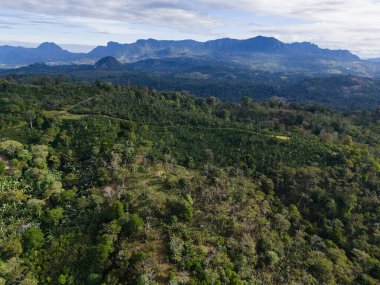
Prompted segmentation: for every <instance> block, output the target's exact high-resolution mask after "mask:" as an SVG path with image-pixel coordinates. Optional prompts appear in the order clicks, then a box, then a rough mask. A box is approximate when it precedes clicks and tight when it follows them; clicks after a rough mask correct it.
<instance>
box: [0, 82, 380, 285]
mask: <svg viewBox="0 0 380 285" xmlns="http://www.w3.org/2000/svg"><path fill="white" fill-rule="evenodd" d="M301 87H302V88H304V86H302V85H300V88H301ZM379 123H380V109H375V110H372V111H356V112H350V113H340V112H338V111H336V110H334V109H330V108H329V107H324V106H320V105H300V104H294V103H287V102H286V101H284V100H281V99H271V100H268V101H265V102H261V103H258V102H254V101H252V100H251V99H250V98H248V97H243V98H242V100H241V101H240V102H235V103H231V102H224V101H221V100H219V99H217V98H215V97H208V98H200V97H195V96H191V95H189V94H187V93H180V92H159V91H155V90H152V89H148V88H136V87H126V86H120V85H113V84H110V83H104V82H102V81H97V82H96V84H89V83H65V80H56V81H53V80H48V79H46V78H45V79H44V80H39V81H38V84H37V83H34V84H31V83H30V84H20V83H17V82H15V81H11V80H9V81H6V80H3V81H1V82H0V284H6V285H8V284H9V285H11V284H23V285H34V284H61V285H63V284H75V285H80V284H85V285H100V284H106V285H118V284H172V285H174V284H188V285H190V284H204V285H206V284H207V285H208V284H210V285H216V284H231V285H242V284H261V285H264V284H363V285H364V284H379V283H380V224H379V221H380V196H379V195H380V179H379V172H380V160H379V158H380V127H379V126H380V124H379Z"/></svg>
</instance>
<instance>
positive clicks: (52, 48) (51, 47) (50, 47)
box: [37, 42, 62, 51]
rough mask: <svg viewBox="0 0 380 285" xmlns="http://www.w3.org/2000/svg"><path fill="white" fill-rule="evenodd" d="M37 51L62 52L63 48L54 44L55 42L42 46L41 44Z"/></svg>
mask: <svg viewBox="0 0 380 285" xmlns="http://www.w3.org/2000/svg"><path fill="white" fill-rule="evenodd" d="M37 49H39V50H49V51H62V48H61V47H60V46H59V45H57V44H55V43H53V42H44V43H42V44H40V45H39V46H38V47H37Z"/></svg>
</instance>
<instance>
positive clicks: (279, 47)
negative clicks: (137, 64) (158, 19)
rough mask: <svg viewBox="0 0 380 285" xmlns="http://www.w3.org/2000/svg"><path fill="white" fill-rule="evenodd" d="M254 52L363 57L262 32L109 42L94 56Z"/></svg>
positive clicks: (126, 58)
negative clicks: (209, 38)
mask: <svg viewBox="0 0 380 285" xmlns="http://www.w3.org/2000/svg"><path fill="white" fill-rule="evenodd" d="M249 54H251V55H252V56H254V55H255V54H256V55H257V54H266V55H277V56H284V57H289V56H290V57H318V58H321V59H333V60H337V61H358V60H360V58H359V57H358V56H356V55H354V54H352V53H351V52H349V51H347V50H329V49H321V48H319V47H318V46H317V45H315V44H312V43H307V42H305V43H293V44H286V43H283V42H281V41H279V40H277V39H275V38H272V37H263V36H258V37H255V38H251V39H247V40H236V39H228V38H226V39H218V40H212V41H207V42H204V43H202V42H197V41H192V40H185V41H158V40H154V39H148V40H138V41H137V42H135V43H132V44H119V43H116V42H109V43H108V44H107V46H100V47H97V48H95V49H94V50H92V51H91V52H90V53H89V54H88V56H89V57H90V58H100V57H105V56H114V57H116V58H118V59H119V60H121V61H126V62H131V61H137V60H143V59H148V58H163V57H183V56H193V57H194V56H210V57H216V56H217V57H219V56H226V57H230V56H235V57H236V56H244V57H246V56H247V55H249Z"/></svg>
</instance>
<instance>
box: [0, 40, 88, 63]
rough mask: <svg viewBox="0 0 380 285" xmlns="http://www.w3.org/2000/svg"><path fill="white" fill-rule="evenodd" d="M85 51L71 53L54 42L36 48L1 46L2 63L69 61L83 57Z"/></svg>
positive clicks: (0, 61) (0, 56) (0, 59)
mask: <svg viewBox="0 0 380 285" xmlns="http://www.w3.org/2000/svg"><path fill="white" fill-rule="evenodd" d="M85 56H86V55H85V54H83V53H71V52H69V51H67V50H64V49H62V48H61V47H60V46H58V45H56V44H54V43H47V42H46V43H42V44H40V45H39V46H38V47H36V48H24V47H12V46H0V64H9V65H26V64H32V63H48V62H68V61H74V60H78V59H81V58H83V57H85Z"/></svg>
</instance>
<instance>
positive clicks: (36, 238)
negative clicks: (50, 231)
mask: <svg viewBox="0 0 380 285" xmlns="http://www.w3.org/2000/svg"><path fill="white" fill-rule="evenodd" d="M22 239H23V245H24V247H25V248H26V249H27V250H34V249H39V248H40V247H41V246H42V245H43V244H44V240H45V238H44V234H43V232H42V231H41V229H40V228H38V227H30V228H28V229H27V230H26V231H25V232H24V233H23V235H22Z"/></svg>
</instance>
